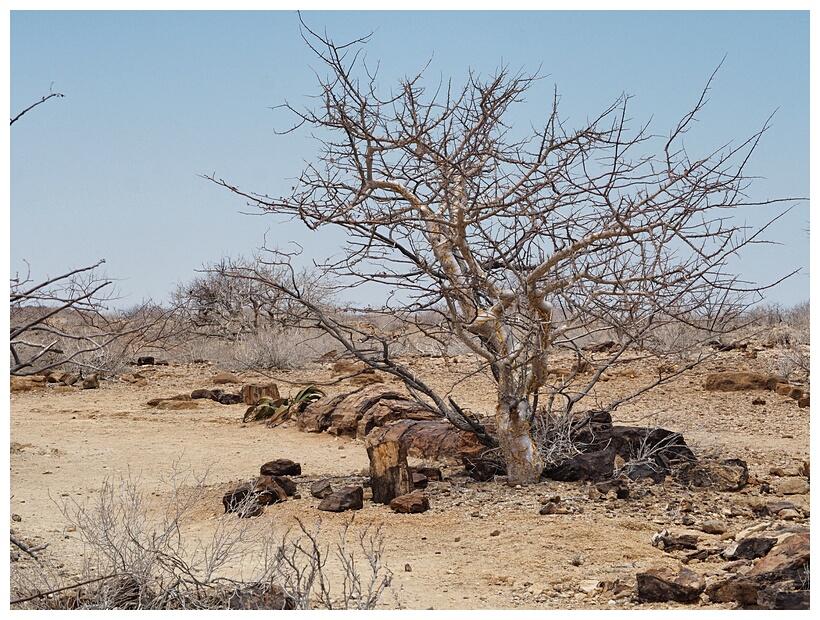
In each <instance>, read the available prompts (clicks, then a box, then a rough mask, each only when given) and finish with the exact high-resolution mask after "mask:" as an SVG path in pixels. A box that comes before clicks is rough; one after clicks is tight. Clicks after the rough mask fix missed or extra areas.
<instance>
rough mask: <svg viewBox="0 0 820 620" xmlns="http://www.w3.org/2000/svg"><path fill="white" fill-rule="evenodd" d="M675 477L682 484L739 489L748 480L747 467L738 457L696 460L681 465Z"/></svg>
mask: <svg viewBox="0 0 820 620" xmlns="http://www.w3.org/2000/svg"><path fill="white" fill-rule="evenodd" d="M676 477H677V479H678V482H680V483H681V484H683V485H684V486H691V487H695V488H711V489H714V490H715V491H739V490H740V489H742V488H743V487H745V486H746V484H747V483H748V482H749V468H748V466H747V465H746V462H745V461H742V460H740V459H724V460H721V461H698V462H696V463H688V464H686V465H684V466H683V467H681V468H680V470H679V471H678V474H677V476H676Z"/></svg>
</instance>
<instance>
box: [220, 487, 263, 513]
mask: <svg viewBox="0 0 820 620" xmlns="http://www.w3.org/2000/svg"><path fill="white" fill-rule="evenodd" d="M222 505H223V506H224V507H225V512H226V513H227V512H236V513H238V514H239V516H240V517H257V516H259V515H261V514H262V513H263V512H264V508H263V507H262V506H261V505H259V503H258V502H257V501H256V497H255V495H254V493H253V485H252V484H250V483H248V482H246V483H244V484H240V485H238V486H236V487H234V488H233V489H231V490H229V491H228V492H227V493H225V495H223V496H222Z"/></svg>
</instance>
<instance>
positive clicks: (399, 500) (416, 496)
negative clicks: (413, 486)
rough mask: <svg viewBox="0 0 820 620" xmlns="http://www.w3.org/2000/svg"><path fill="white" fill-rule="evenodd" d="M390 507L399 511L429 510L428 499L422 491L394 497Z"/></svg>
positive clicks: (416, 511)
mask: <svg viewBox="0 0 820 620" xmlns="http://www.w3.org/2000/svg"><path fill="white" fill-rule="evenodd" d="M390 509H391V510H393V511H394V512H401V513H419V512H426V511H428V510H430V500H429V499H428V498H427V496H426V495H424V494H423V493H407V494H405V495H399V496H398V497H394V498H393V499H392V500H391V501H390Z"/></svg>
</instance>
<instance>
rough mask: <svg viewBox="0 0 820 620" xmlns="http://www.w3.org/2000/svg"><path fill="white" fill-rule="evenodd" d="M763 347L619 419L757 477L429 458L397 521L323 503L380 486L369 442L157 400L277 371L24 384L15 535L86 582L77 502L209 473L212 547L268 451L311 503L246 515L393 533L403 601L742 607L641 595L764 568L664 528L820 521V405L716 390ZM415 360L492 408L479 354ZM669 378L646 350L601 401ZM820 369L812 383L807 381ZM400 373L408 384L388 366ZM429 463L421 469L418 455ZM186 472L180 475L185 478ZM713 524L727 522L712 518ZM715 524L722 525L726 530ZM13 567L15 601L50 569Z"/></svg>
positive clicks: (724, 358)
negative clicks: (21, 582)
mask: <svg viewBox="0 0 820 620" xmlns="http://www.w3.org/2000/svg"><path fill="white" fill-rule="evenodd" d="M759 349H760V350H759V353H758V355H757V357H756V358H755V359H750V357H749V356H746V355H744V352H743V351H740V350H730V351H725V352H721V353H719V354H717V355H715V356H714V357H713V358H711V359H710V360H709V361H707V362H706V363H704V364H703V365H701V366H699V367H697V368H696V369H694V370H691V371H688V372H686V373H684V374H683V375H681V376H680V377H678V378H677V379H676V380H675V381H674V382H672V383H670V384H668V385H664V386H661V387H659V388H657V389H655V390H653V391H651V392H649V393H647V394H645V395H644V396H643V397H642V398H641V399H639V400H638V401H636V402H630V403H627V404H624V405H623V406H621V407H620V408H618V409H617V410H616V411H615V412H614V413H613V419H614V421H615V422H616V423H619V424H630V425H638V426H649V427H662V428H666V429H669V430H672V431H676V432H680V433H681V434H682V435H683V437H684V439H685V441H686V443H687V444H688V445H689V446H690V447H691V448H692V450H694V452H695V453H696V454H697V455H698V456H702V457H708V456H717V457H720V458H738V459H742V460H744V461H746V463H747V464H748V468H749V475H750V479H749V483H748V485H746V486H745V487H744V488H743V489H742V490H739V491H735V492H717V491H715V490H713V489H700V490H699V489H691V488H685V487H683V486H682V485H680V484H679V483H678V482H676V481H675V480H674V479H672V478H671V477H668V478H667V479H666V481H664V482H662V483H659V484H652V483H651V482H650V483H646V482H640V483H635V484H634V485H633V486H632V488H631V493H630V496H629V497H628V498H626V499H617V498H616V497H614V496H612V495H601V494H600V493H597V492H596V491H595V490H594V487H593V486H592V485H591V484H590V483H588V482H572V483H570V482H556V481H550V480H545V481H543V482H541V483H539V484H535V485H532V486H528V487H523V488H521V487H518V488H510V487H508V486H507V485H505V484H504V480H503V478H502V479H497V480H493V481H489V482H476V481H475V480H473V479H471V478H470V477H468V476H466V475H465V474H464V471H463V467H462V466H461V465H460V464H459V463H456V462H446V463H425V464H428V465H435V466H438V467H440V468H441V469H442V471H443V474H444V480H443V481H439V482H431V483H430V484H429V486H428V487H427V489H426V490H425V492H426V494H427V496H428V498H429V501H430V509H429V510H428V511H427V512H424V513H421V514H398V513H395V512H393V511H392V510H391V509H390V508H389V507H388V506H385V505H380V504H374V503H373V502H372V501H368V500H367V499H365V502H364V508H363V509H361V510H358V511H355V512H354V511H348V512H342V513H332V512H324V511H319V510H317V505H318V503H319V500H318V499H316V498H314V497H312V496H311V493H310V490H309V487H310V483H311V482H313V481H316V480H320V479H322V478H330V479H331V480H332V481H333V482H334V484H335V483H339V484H340V483H343V482H355V483H357V484H365V486H366V483H367V478H366V476H367V474H368V466H369V462H368V456H367V453H366V450H365V447H364V443H363V442H362V441H361V440H356V439H351V438H347V437H335V436H333V435H331V434H328V433H321V434H317V433H312V434H311V433H304V432H300V431H299V430H298V428H297V427H296V424H295V423H294V422H293V421H289V422H285V423H284V424H282V425H280V426H278V427H275V428H268V427H266V426H265V424H264V423H258V422H251V423H243V422H242V417H243V414H244V413H245V410H246V408H247V406H246V405H243V404H238V405H222V404H219V403H217V402H215V401H212V400H197V401H195V402H194V404H192V405H191V406H192V407H194V408H190V409H178V410H173V409H158V408H155V407H151V406H149V405H148V404H147V402H148V401H149V400H151V399H154V398H162V397H171V396H174V395H177V394H184V393H190V392H191V391H192V390H194V389H198V388H213V387H216V386H215V385H214V383H213V382H212V380H213V378H214V376H215V375H216V374H217V373H219V372H233V373H234V374H235V375H236V376H237V378H238V379H239V380H240V383H239V384H237V385H221V386H219V387H221V388H222V389H225V390H226V391H227V390H232V391H236V390H238V389H239V388H241V384H242V383H260V382H261V383H264V382H267V381H270V380H271V379H270V378H269V377H266V376H263V375H260V374H257V373H249V372H244V373H243V372H237V371H236V369H234V368H229V367H225V366H219V365H216V364H210V363H197V364H176V363H171V364H170V365H167V366H143V367H139V368H137V367H134V368H133V370H132V372H130V373H128V374H124V375H118V376H115V377H110V378H107V379H105V380H102V381H101V382H100V386H99V387H98V388H97V389H79V388H76V387H75V388H71V387H60V388H55V387H54V386H44V387H42V388H38V389H31V390H28V391H20V392H17V391H13V392H12V394H11V397H10V412H11V413H10V494H9V495H10V513H11V514H10V518H11V530H12V533H13V535H14V536H16V537H17V538H18V539H19V540H22V541H24V542H25V543H26V544H27V545H30V546H32V547H36V546H39V545H43V544H47V545H48V546H47V547H45V548H44V549H42V550H40V551H38V552H37V555H38V557H39V558H40V559H41V560H42V561H43V562H44V563H45V564H47V565H48V566H49V567H50V569H49V570H53V571H54V572H55V573H57V574H61V575H63V576H64V578H65V583H72V579H76V580H79V579H80V578H81V574H82V573H81V570H82V564H83V557H84V555H83V554H84V553H86V551H85V550H84V549H83V546H82V543H81V541H80V539H79V533H78V531H77V529H76V526H75V525H73V524H72V522H71V520H70V519H69V518H68V517H67V516H66V515H65V514H64V512H63V510H64V509H65V510H68V511H69V513H71V511H72V510H75V509H76V506H81V505H83V504H84V503H87V502H90V501H94V499H95V497H97V496H98V494H99V491H100V489H101V487H102V486H103V484H104V483H105V482H106V481H109V482H116V481H119V480H122V479H130V480H133V481H137V484H138V486H139V488H140V489H141V490H144V491H145V492H146V493H148V494H149V496H151V497H154V498H155V499H156V500H158V501H162V500H163V499H166V498H168V497H170V493H171V491H170V486H169V484H170V483H171V482H172V481H173V480H175V481H176V483H177V484H178V485H181V486H180V488H182V489H183V490H184V487H185V485H189V484H191V480H192V479H193V477H194V476H197V475H205V483H204V489H203V493H202V495H201V497H200V498H199V499H198V501H197V503H196V505H195V507H194V509H193V511H192V513H191V517H192V520H191V522H190V523H189V524H188V525H187V526H186V527H187V529H186V531H185V535H186V536H188V537H191V540H192V541H193V540H194V539H198V540H203V541H208V540H210V539H211V538H212V537H213V534H214V531H215V529H216V528H217V524H219V523H225V522H226V520H227V521H228V522H236V521H238V520H239V519H238V517H237V516H236V515H235V514H227V515H224V514H223V513H224V509H223V505H222V495H223V493H225V491H226V489H228V488H230V487H231V486H232V485H234V484H236V483H239V482H242V481H246V480H250V479H252V478H254V476H257V475H258V474H259V467H260V465H261V464H263V463H265V462H267V461H271V460H274V459H290V460H293V461H296V462H298V463H300V464H301V468H302V474H301V476H295V477H293V479H294V481H295V482H296V483H297V485H298V488H299V492H298V497H297V498H289V499H288V500H287V501H285V502H282V503H278V504H274V505H270V506H268V507H267V508H266V510H265V512H264V514H262V515H261V516H258V517H255V518H253V519H244V520H243V522H244V523H246V524H248V527H251V528H258V529H259V531H260V532H266V533H268V534H270V533H271V532H274V533H276V534H277V535H279V536H281V535H282V534H284V533H285V532H286V531H287V530H288V529H289V528H292V527H293V526H294V524H295V521H294V519H296V518H299V519H300V520H301V521H302V522H303V523H305V524H306V525H307V526H308V527H309V528H312V527H313V526H314V525H315V524H316V523H317V522H318V521H319V520H321V530H320V535H319V537H320V538H321V540H323V541H325V542H327V543H328V544H330V545H333V544H335V542H336V541H337V540H338V535H339V532H340V531H341V530H342V528H343V527H344V526H345V525H346V524H350V530H349V534H348V536H349V537H350V538H351V539H352V540H354V541H356V542H358V539H357V538H356V536H355V535H354V536H352V537H351V534H352V533H358V532H360V531H364V530H365V529H366V528H367V527H369V526H371V527H379V528H380V533H381V535H382V537H383V540H384V556H383V562H384V564H385V565H386V566H387V567H388V568H389V569H390V570H391V571H392V573H393V581H392V588H393V590H394V591H395V593H396V595H397V596H398V597H399V600H400V602H401V605H402V606H403V607H405V608H410V609H682V608H692V607H694V608H698V609H731V608H734V607H735V605H734V604H733V603H714V602H711V601H709V600H708V599H707V598H705V597H701V598H700V600H698V601H696V602H693V603H690V604H682V603H645V602H641V601H639V600H638V597H637V594H636V588H635V584H636V574H637V573H640V572H642V571H645V570H647V569H649V568H650V567H657V566H669V567H673V568H676V569H678V568H680V567H681V566H682V565H683V562H684V561H686V562H687V564H686V566H687V568H689V569H691V570H694V571H696V572H697V573H700V574H702V575H704V576H705V578H706V582H707V584H708V583H710V582H714V581H715V580H717V579H719V578H723V577H725V576H727V575H728V574H729V573H730V572H731V571H743V570H748V564H749V563H747V567H746V568H743V564H742V563H737V562H735V563H732V562H729V561H727V560H726V559H725V558H723V557H721V556H720V555H719V554H709V553H704V554H703V559H698V558H694V559H689V558H686V556H687V554H689V553H691V550H684V551H669V550H666V551H665V550H663V549H661V548H659V547H657V546H653V543H652V539H653V535H654V534H656V533H657V532H659V531H661V530H668V532H670V533H672V534H682V533H690V534H696V535H697V536H698V548H699V549H706V548H716V547H721V546H723V547H725V546H726V545H727V544H728V543H729V542H731V540H732V538H733V537H734V536H735V535H736V534H738V533H739V532H741V531H743V530H745V529H746V528H749V527H751V526H755V525H759V526H760V530H761V531H765V532H768V533H771V534H772V535H773V536H777V535H778V534H779V533H782V532H784V531H788V530H789V528H794V527H804V528H808V527H809V510H810V509H809V494H808V493H807V492H805V489H802V491H803V492H797V493H795V492H794V491H795V490H797V491H800V488H799V485H795V484H793V482H794V481H795V480H796V479H801V480H805V479H806V478H805V477H802V476H800V475H799V472H800V467H801V466H802V465H803V464H804V462H805V461H807V460H808V459H809V452H810V445H809V411H810V410H809V408H808V407H805V408H800V407H798V404H797V401H795V400H793V399H792V398H789V397H787V396H784V395H778V394H776V393H775V392H772V391H735V392H721V391H707V390H705V389H704V387H703V386H704V380H705V377H706V375H707V374H708V373H711V372H716V371H721V370H726V371H728V370H744V371H761V372H769V373H770V372H772V368H773V364H774V356H775V355H776V351H774V350H773V349H769V348H766V347H764V346H761V347H759ZM409 363H410V364H411V365H416V366H417V367H418V368H420V369H422V368H423V369H425V370H427V371H428V372H429V371H430V370H431V369H434V370H435V377H436V381H438V382H439V385H438V387H441V388H442V389H444V390H445V391H447V389H448V388H449V386H451V385H453V384H455V386H454V387H453V388H452V393H453V394H454V395H457V396H458V398H459V401H460V403H461V404H462V405H463V406H465V407H469V408H470V409H471V410H472V411H475V412H487V413H489V412H492V411H493V407H494V404H493V390H492V385H491V381H490V380H489V379H488V378H487V377H486V376H485V375H483V374H474V375H472V376H470V377H469V378H468V379H466V380H464V381H461V382H456V380H457V378H458V376H459V374H460V373H461V372H462V371H463V370H464V369H469V368H471V365H474V364H475V362H474V361H473V360H472V359H471V358H470V357H467V356H461V357H453V358H435V357H427V358H425V357H418V358H414V359H412V360H410V361H409ZM331 367H332V363H330V362H321V361H316V362H313V363H311V364H309V365H307V366H306V367H305V368H303V369H300V370H298V371H288V372H280V373H277V377H278V378H279V381H278V385H279V388H280V392H281V393H282V395H283V396H287V395H292V394H295V393H296V392H297V391H298V390H299V389H300V388H301V387H304V386H307V385H311V384H317V385H322V384H323V383H327V382H329V381H331V380H332V379H333V378H334V373H333V372H332V370H331ZM656 372H657V371H656V369H655V368H653V367H652V366H651V365H649V364H647V363H646V362H643V361H633V362H631V363H626V364H620V365H618V366H617V367H615V368H612V369H610V370H609V371H607V373H606V375H605V379H606V380H605V381H602V382H600V383H599V384H598V386H597V398H598V400H599V401H600V402H607V400H608V399H610V397H611V396H613V395H619V394H626V393H628V392H629V391H630V390H632V389H634V387H635V386H636V385H639V384H641V382H644V383H645V382H650V381H651V379H652V377H653V374H654V373H656ZM134 373H137V374H136V375H135V374H134ZM281 379H286V380H288V381H291V382H292V384H288V383H285V382H284V381H282V380H281ZM805 380H806V379H805V378H802V379H801V378H800V377H799V376H796V378H795V379H794V381H793V382H795V383H796V384H799V383H800V382H801V381H803V382H805ZM385 382H386V383H387V384H388V385H391V386H395V388H396V389H397V390H401V389H403V388H402V387H401V385H400V384H399V383H398V382H395V383H394V380H393V379H391V378H389V377H385ZM804 387H805V388H806V389H808V386H804ZM323 389H325V391H326V392H327V393H328V394H336V393H340V392H343V391H347V390H351V389H353V386H352V385H349V384H348V382H346V381H342V382H340V383H337V384H335V385H331V386H327V387H324V388H323ZM753 401H755V402H754V403H753ZM589 406H590V407H593V406H594V402H590V404H589ZM413 464H421V463H418V462H416V461H414V460H412V459H411V465H413ZM175 471H177V472H180V473H179V474H178V475H177V476H176V478H174V472H175ZM784 491H785V492H786V494H784ZM151 494H153V495H151ZM556 496H558V497H560V502H561V505H562V506H564V507H566V508H567V510H566V511H565V514H547V515H542V514H539V510H540V509H541V507H542V506H543V505H544V504H545V503H546V502H547V500H548V499H550V498H554V497H556ZM366 497H367V495H366ZM767 501H788V502H791V504H793V505H794V507H795V510H793V511H792V512H790V513H788V514H786V513H781V516H764V515H762V514H761V513H760V511H759V510H757V508H759V507H760V506H761V504H764V503H765V502H767ZM73 507H74V508H73ZM781 517H782V518H781ZM706 522H712V524H713V525H712V527H705V528H704V524H705V523H706ZM714 522H717V523H718V524H719V525H720V526H719V527H714ZM704 529H706V530H708V531H704ZM720 530H724V531H722V532H721V531H720ZM710 532H713V533H710ZM191 544H193V542H192V543H191ZM11 560H12V562H11V567H12V598H14V574H15V572H16V571H21V570H22V571H26V570H32V569H33V568H34V567H35V566H36V564H35V562H34V560H33V559H32V558H31V557H29V556H28V555H26V554H25V553H23V552H22V551H20V550H19V549H18V548H17V547H15V546H14V545H12V547H11ZM233 568H235V569H236V570H237V571H238V570H239V567H238V566H235V567H233ZM380 606H382V607H385V608H393V607H396V601H395V599H394V598H393V596H392V594H384V595H383V596H382V598H381V601H380Z"/></svg>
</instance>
